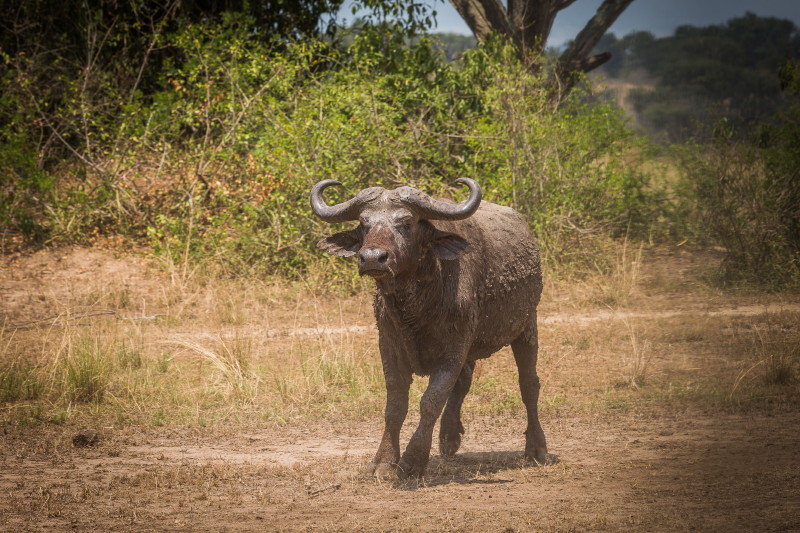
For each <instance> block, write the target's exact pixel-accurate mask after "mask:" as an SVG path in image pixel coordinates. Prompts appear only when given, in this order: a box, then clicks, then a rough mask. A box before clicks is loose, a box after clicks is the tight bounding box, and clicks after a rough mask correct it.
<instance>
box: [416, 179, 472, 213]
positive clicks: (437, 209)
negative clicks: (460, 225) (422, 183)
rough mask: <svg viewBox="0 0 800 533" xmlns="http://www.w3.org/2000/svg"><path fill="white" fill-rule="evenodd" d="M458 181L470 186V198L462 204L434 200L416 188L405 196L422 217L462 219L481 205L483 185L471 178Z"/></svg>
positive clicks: (457, 181)
mask: <svg viewBox="0 0 800 533" xmlns="http://www.w3.org/2000/svg"><path fill="white" fill-rule="evenodd" d="M456 183H463V184H465V185H466V186H467V187H469V198H467V199H466V200H465V201H464V202H462V203H460V204H451V203H449V202H442V201H440V200H434V199H433V198H431V197H430V196H428V195H427V194H425V193H423V192H420V191H418V190H416V189H409V194H408V195H407V196H405V198H404V200H405V202H406V203H408V204H410V205H412V206H414V207H415V208H416V209H417V213H418V214H419V216H420V218H424V219H428V220H462V219H465V218H468V217H469V216H471V215H472V214H473V213H474V212H475V211H477V209H478V206H480V205H481V198H482V193H481V186H480V185H478V184H477V182H475V180H472V179H470V178H458V179H457V180H456Z"/></svg>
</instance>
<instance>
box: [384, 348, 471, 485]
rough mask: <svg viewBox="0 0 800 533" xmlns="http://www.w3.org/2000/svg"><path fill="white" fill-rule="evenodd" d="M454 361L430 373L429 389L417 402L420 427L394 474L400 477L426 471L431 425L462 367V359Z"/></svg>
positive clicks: (419, 474) (431, 437)
mask: <svg viewBox="0 0 800 533" xmlns="http://www.w3.org/2000/svg"><path fill="white" fill-rule="evenodd" d="M457 360H458V363H455V362H454V363H451V364H444V365H442V366H441V367H439V368H438V369H436V370H434V371H433V372H432V373H431V377H430V381H429V382H428V389H427V390H426V391H425V394H423V395H422V399H421V400H420V402H419V426H417V429H416V431H414V434H413V435H412V436H411V440H410V441H409V442H408V446H407V447H406V451H405V452H404V453H403V457H402V458H401V459H400V462H399V463H398V465H397V475H398V476H399V477H401V478H406V477H412V476H413V477H419V476H422V475H423V474H424V473H425V467H426V466H428V459H429V458H430V454H431V441H432V440H433V428H434V426H435V425H436V420H437V419H438V418H439V415H441V414H442V409H443V408H444V405H445V403H446V402H447V397H448V396H449V395H450V392H451V391H452V390H453V386H454V385H455V383H456V381H457V380H458V376H459V375H460V374H461V368H462V367H463V359H460V358H459V359H457ZM451 361H452V359H451Z"/></svg>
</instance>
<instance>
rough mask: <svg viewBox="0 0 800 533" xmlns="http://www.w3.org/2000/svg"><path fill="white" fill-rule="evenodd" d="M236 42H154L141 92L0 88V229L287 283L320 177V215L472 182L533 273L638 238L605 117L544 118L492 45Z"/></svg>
mask: <svg viewBox="0 0 800 533" xmlns="http://www.w3.org/2000/svg"><path fill="white" fill-rule="evenodd" d="M250 28H251V24H250V23H249V22H248V19H247V18H246V17H242V16H241V15H236V16H234V15H227V16H225V17H223V18H222V20H221V21H219V22H213V21H209V22H207V23H204V24H185V25H183V26H182V27H180V28H179V29H178V30H177V31H175V32H174V33H170V34H166V33H165V34H163V35H160V36H158V39H157V41H158V43H159V45H160V46H163V47H165V48H167V49H170V50H171V51H172V53H171V54H170V57H169V58H168V59H165V60H164V61H162V62H160V63H159V65H158V70H157V72H155V73H154V72H150V71H148V75H147V79H148V80H149V81H148V90H147V91H144V90H142V88H141V87H140V86H138V85H137V84H135V83H133V84H127V85H125V84H119V83H116V82H115V81H114V80H115V79H116V78H115V77H114V76H110V72H117V70H113V69H112V70H109V71H105V70H104V67H103V65H97V66H95V67H94V69H92V70H89V69H85V70H83V71H80V72H76V76H75V77H74V79H73V78H69V76H61V77H59V78H58V79H57V80H56V83H57V84H61V89H62V90H61V91H60V93H59V94H60V96H59V98H57V99H53V100H52V102H51V103H49V104H48V105H47V106H46V107H45V108H42V107H41V106H39V104H38V103H37V101H36V100H32V99H31V98H30V96H31V95H29V94H28V95H26V94H25V93H24V92H23V93H20V92H19V91H17V92H14V91H10V92H8V93H5V92H4V94H6V95H11V96H7V97H6V98H5V99H4V100H3V105H5V106H6V107H4V108H3V109H4V113H5V115H6V116H12V115H13V120H11V122H10V124H11V126H9V128H7V130H6V131H5V132H3V134H4V135H5V137H6V138H7V139H12V140H13V139H17V141H15V142H13V143H8V144H5V145H4V147H3V148H2V149H0V165H3V166H4V168H16V169H17V170H15V171H14V172H11V173H9V174H8V176H10V178H9V180H8V181H7V182H6V183H5V184H4V186H3V189H2V194H3V195H4V198H8V199H10V200H11V201H10V202H9V203H8V205H9V207H8V208H5V211H2V212H0V216H1V217H2V223H3V224H4V225H5V227H6V233H8V234H12V235H16V236H18V237H20V238H22V239H24V240H25V241H26V242H28V243H36V242H39V243H42V242H45V243H47V242H80V243H87V244H88V243H92V242H94V241H95V240H96V239H98V238H101V237H102V236H103V235H104V234H123V235H125V236H127V237H129V238H131V239H138V240H140V241H147V242H149V243H151V244H152V246H153V247H154V248H155V250H156V251H157V252H158V253H161V254H163V255H165V256H166V257H168V258H169V259H170V260H171V261H173V262H182V263H184V264H185V263H187V262H189V261H192V262H203V263H207V264H213V265H214V266H215V268H218V269H220V270H221V271H222V273H224V274H227V275H247V274H267V275H270V274H278V275H282V276H290V277H301V276H304V275H306V273H308V272H309V269H311V268H313V265H314V264H316V263H317V262H318V261H320V260H321V259H320V255H319V254H318V253H317V252H316V250H314V247H313V246H314V243H315V241H316V240H317V239H318V237H319V235H320V234H322V233H323V232H327V231H329V230H328V228H326V227H324V225H323V224H322V223H320V222H319V221H317V220H315V219H314V218H313V217H312V216H311V214H310V212H309V209H308V207H307V205H308V200H307V196H308V191H309V190H310V188H311V186H312V185H313V183H315V182H316V181H319V180H321V179H325V178H330V177H333V178H336V179H339V180H340V181H342V182H343V183H344V184H345V189H344V191H341V192H338V193H336V192H333V191H332V195H331V196H332V199H334V200H335V199H337V198H343V197H344V196H346V195H352V194H354V193H355V192H356V191H357V190H359V189H361V188H364V187H368V186H373V185H384V186H387V187H390V186H396V185H398V184H400V183H404V184H406V183H407V184H411V185H414V186H417V187H420V188H422V189H427V190H428V192H430V193H435V194H446V193H447V191H448V187H449V184H450V183H452V182H453V181H454V180H455V179H456V178H457V177H459V176H469V177H473V178H475V179H476V180H477V181H478V182H479V183H481V184H482V185H483V187H484V189H485V197H486V198H487V199H488V200H492V201H496V202H499V203H504V204H509V205H512V206H514V207H516V208H517V209H519V210H520V211H521V212H523V213H525V214H526V215H527V216H528V217H529V219H530V221H531V224H532V226H533V228H534V230H535V231H536V232H537V233H538V235H539V237H540V239H541V241H542V247H543V250H544V251H545V254H544V257H545V260H546V261H547V262H548V263H549V264H550V265H551V266H558V265H574V264H576V263H580V262H594V261H595V260H594V258H593V254H592V250H593V245H592V243H593V242H595V241H596V240H597V238H598V236H600V235H604V234H605V235H607V234H609V233H610V234H612V235H615V234H621V233H626V232H638V233H641V234H644V233H646V232H647V231H648V228H649V226H651V225H652V224H653V220H655V218H656V217H657V215H658V213H656V212H655V211H654V210H653V208H652V206H654V205H656V203H655V202H653V201H652V200H653V198H654V197H655V196H654V195H655V193H654V192H653V191H652V189H651V188H650V187H649V186H648V181H647V178H646V176H644V175H642V174H641V173H638V172H637V171H636V170H635V168H636V166H635V165H634V164H630V160H631V159H632V158H633V159H635V157H636V155H635V154H636V153H637V151H639V150H640V149H639V148H637V147H636V145H635V143H634V142H633V139H632V137H631V134H630V132H629V131H628V130H627V129H626V127H625V124H624V120H623V118H622V116H621V115H620V113H619V112H618V111H617V110H615V109H613V108H612V107H610V106H608V105H604V104H597V103H592V102H591V99H590V98H589V96H588V95H587V94H581V93H579V92H575V94H574V96H573V98H571V100H570V101H569V102H568V103H567V104H566V106H565V108H563V109H560V110H559V109H554V108H552V107H550V106H549V105H548V104H547V99H546V97H545V93H544V91H543V88H542V78H541V76H539V75H537V74H533V73H531V72H529V71H527V70H526V69H524V68H523V67H522V66H521V65H520V64H519V62H518V60H517V59H516V54H515V53H514V51H513V49H512V47H511V46H510V45H508V44H506V43H504V42H502V41H496V42H491V43H488V44H487V45H485V46H482V47H481V48H479V49H476V50H473V51H470V52H468V53H467V54H465V56H464V58H463V61H461V62H458V63H447V62H446V61H445V60H444V58H443V56H442V54H441V52H439V51H437V47H436V46H434V45H433V44H432V43H431V41H430V40H429V39H427V38H422V39H418V40H416V41H415V42H414V44H408V45H407V44H405V43H404V41H403V40H402V39H401V38H400V37H399V36H398V35H397V34H396V33H393V32H392V31H390V28H389V27H387V26H382V25H375V26H371V27H367V28H366V29H365V30H364V31H362V32H361V33H360V34H359V35H358V36H356V38H355V39H354V41H353V42H352V44H351V45H350V46H349V48H347V49H346V50H339V49H337V48H335V47H333V46H332V45H331V44H329V43H326V42H323V41H313V40H307V41H303V42H296V43H287V42H282V43H281V46H280V47H275V46H271V45H270V44H268V43H264V42H263V41H259V40H256V39H254V38H253V35H252V32H251V31H250ZM119 32H121V33H120V35H121V34H122V33H124V29H119ZM111 35H112V36H114V35H116V36H117V37H119V35H118V34H115V33H113V32H112V33H111ZM154 42H155V41H154ZM23 63H24V61H23V60H22V59H19V58H17V59H13V58H11V59H9V61H8V62H7V64H6V66H7V69H6V71H5V74H6V75H5V77H3V82H2V83H3V89H6V88H8V89H11V86H12V85H13V84H14V83H16V81H19V77H20V76H26V77H27V78H26V79H41V77H42V76H43V74H42V73H41V72H38V71H37V69H45V68H46V67H45V66H42V65H38V66H37V65H28V67H26V69H22V66H21V65H22V64H23ZM113 67H114V69H119V68H120V65H119V64H118V63H114V65H113ZM145 67H147V68H155V67H154V66H153V65H151V64H149V63H146V58H144V57H143V58H140V59H139V63H138V64H136V63H135V62H134V64H132V65H130V66H129V68H130V71H131V72H136V71H137V68H139V69H144V68H145ZM109 68H110V67H109ZM15 80H16V81H15ZM48 94H49V93H48ZM12 96H13V98H16V100H14V99H13V98H12ZM45 96H46V95H45ZM26 98H27V99H26ZM37 106H39V107H37ZM14 113H16V114H14ZM44 119H47V120H46V121H45V122H44V123H42V120H44ZM37 121H38V122H37ZM37 128H38V129H37ZM42 130H43V131H46V132H48V134H49V135H50V137H49V139H51V140H50V141H46V142H44V141H42V140H41V139H40V138H39V137H37V135H39V136H40V137H41V135H40V134H41V131H42ZM56 134H57V135H56ZM54 136H55V137H54ZM37 139H39V140H37ZM52 139H55V140H52ZM48 143H49V144H48ZM23 146H33V147H35V149H27V150H25V149H23V148H22V147H23ZM35 154H36V155H35ZM622 156H625V157H622ZM31 191H35V193H36V194H31ZM337 194H339V195H340V196H338V197H337V196H336V195H337ZM7 245H8V242H5V241H4V246H7Z"/></svg>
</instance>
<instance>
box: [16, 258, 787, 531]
mask: <svg viewBox="0 0 800 533" xmlns="http://www.w3.org/2000/svg"><path fill="white" fill-rule="evenodd" d="M123 264H124V265H127V266H123ZM131 264H133V265H135V268H132V267H131ZM53 265H55V266H53ZM59 265H60V266H59ZM116 269H122V271H123V272H124V275H125V279H126V280H127V281H126V283H129V284H134V285H136V284H138V285H142V286H149V285H148V284H152V286H153V287H155V282H153V280H152V277H151V276H150V275H149V274H147V267H146V266H145V263H144V262H143V261H140V260H133V259H124V260H120V259H114V258H112V257H111V256H109V255H108V254H103V253H100V252H86V251H77V252H76V251H74V250H73V251H70V252H65V253H64V254H63V256H59V257H55V258H54V256H53V255H49V256H35V257H28V258H17V259H15V260H14V261H7V262H5V263H4V270H3V272H2V275H0V297H2V299H3V300H2V301H3V302H4V307H5V309H4V311H3V312H4V314H5V316H6V317H7V320H8V317H11V318H13V319H14V320H16V321H17V322H20V321H21V320H23V319H24V320H33V319H35V318H36V317H42V316H44V315H46V312H45V311H46V310H47V309H52V308H53V307H54V305H55V304H54V303H53V302H66V301H72V300H70V299H73V300H74V299H76V298H78V299H80V298H83V300H80V301H83V302H87V301H88V300H86V297H85V295H83V296H80V295H76V294H75V293H76V289H75V287H76V286H81V285H85V284H87V283H88V284H94V285H96V286H97V287H99V288H100V292H102V288H103V287H107V286H112V285H113V284H112V283H111V282H109V281H108V280H111V279H116V278H114V276H115V275H117V274H119V271H118V270H116ZM114 283H116V282H114ZM114 287H117V285H114ZM115 290H117V289H115ZM59 291H60V292H59ZM77 292H79V291H77ZM565 298H566V297H565ZM556 299H557V298H554V299H553V300H551V301H549V302H545V303H544V312H543V314H542V319H541V321H542V326H541V327H542V328H543V329H545V328H548V327H556V326H558V327H562V328H564V327H566V328H578V327H585V325H586V324H590V323H591V324H605V323H608V324H610V325H609V326H608V327H617V326H614V325H613V324H614V323H616V324H619V321H620V320H621V319H627V318H631V317H635V318H637V319H639V320H650V321H652V322H653V323H655V324H658V323H659V321H666V320H668V319H670V318H674V317H680V316H685V315H688V314H690V313H703V314H704V316H706V317H709V316H710V317H713V316H719V315H736V316H740V317H745V319H746V317H748V316H751V315H752V316H755V315H758V314H763V313H767V312H772V311H773V310H774V309H795V310H796V309H797V308H798V303H800V302H798V301H797V300H796V298H795V299H794V300H793V299H792V298H791V297H790V298H788V299H787V298H786V297H782V298H778V297H771V298H769V299H768V301H767V302H766V303H764V302H765V300H764V298H763V296H759V297H758V298H756V297H749V296H746V295H745V296H742V295H737V296H730V297H727V296H725V297H723V296H720V295H719V294H708V293H706V294H703V293H701V294H699V295H696V296H695V297H693V298H692V299H688V300H687V299H680V298H675V296H674V294H672V295H669V294H667V295H663V296H661V297H657V298H651V299H650V300H651V301H649V302H648V305H647V310H646V311H642V310H639V309H637V308H633V309H630V308H629V309H627V310H626V311H624V312H616V311H613V312H612V311H609V310H607V309H605V310H604V309H602V308H598V307H595V308H590V307H586V308H581V309H575V310H572V309H570V304H569V303H565V302H564V301H561V302H558V301H555V300H556ZM89 303H91V302H89ZM65 305H66V304H65ZM130 307H132V308H135V309H136V314H137V315H142V316H145V315H149V314H150V313H157V312H159V311H160V309H158V308H157V307H158V306H157V305H156V304H155V303H148V302H144V303H142V304H141V305H139V304H135V305H131V306H130ZM359 313H360V314H358V317H357V320H356V322H355V323H352V324H353V326H355V327H357V328H362V329H360V330H357V331H359V332H361V333H363V334H364V335H374V331H373V330H372V329H371V325H370V324H369V319H368V311H359ZM714 313H717V315H714ZM276 320H278V321H279V319H276ZM615 320H616V321H617V322H614V321H615ZM295 326H297V327H296V328H295V329H296V330H297V331H294V330H293V331H294V332H295V333H296V334H313V332H312V333H309V332H308V331H305V330H302V329H301V328H303V327H309V326H313V320H312V319H308V320H306V321H300V323H299V325H298V323H297V322H295ZM654 327H656V328H657V327H658V326H657V325H656V326H654ZM274 330H275V331H277V328H274ZM270 331H273V330H270ZM289 333H291V332H289ZM289 333H287V332H286V331H283V334H284V335H287V337H286V338H287V339H288V338H289V337H288V335H289ZM590 333H591V332H590ZM287 342H288V341H287ZM548 342H550V341H548ZM675 342H677V341H675ZM665 346H667V345H665ZM544 348H545V349H547V346H546V345H545V347H544ZM666 349H668V347H667V348H665V350H666ZM547 361H548V360H547V359H545V360H544V363H547ZM559 361H560V360H558V361H552V365H553V366H556V363H558V362H559ZM595 364H596V363H595ZM692 364H694V363H692ZM693 368H694V367H693ZM558 376H559V374H553V375H551V376H550V382H551V386H552V387H554V388H556V387H558V385H559V384H558V383H552V382H553V380H558V379H562V378H559V377H558ZM545 386H546V387H547V381H546V382H545ZM577 386H578V387H580V384H578V385H577ZM676 405H678V406H679V407H678V408H676ZM85 421H86V418H82V419H81V423H85ZM464 424H465V426H466V435H465V437H464V441H463V444H462V447H461V450H460V451H459V453H458V454H457V455H456V456H455V457H453V458H443V457H440V456H439V455H438V452H437V451H436V450H435V449H434V452H433V455H432V458H431V463H430V465H429V467H428V472H427V475H426V477H425V478H424V479H421V480H414V481H406V482H399V481H394V482H388V481H379V480H375V479H372V478H369V477H366V476H364V475H362V474H361V473H360V471H361V469H362V468H363V467H364V466H365V465H366V463H367V462H368V461H369V459H370V457H371V454H372V453H374V450H375V449H376V447H377V444H378V440H379V437H380V434H381V429H382V427H381V420H380V417H373V416H371V415H370V416H365V417H361V418H359V417H346V418H343V419H341V420H337V419H335V418H330V417H329V418H324V419H320V420H319V421H315V420H311V419H309V418H300V419H297V420H290V421H288V422H286V423H285V424H266V423H259V422H258V421H253V423H250V424H234V425H232V426H231V427H224V426H220V425H216V426H212V427H208V428H198V427H189V426H181V425H177V424H172V425H167V426H162V427H151V426H137V425H133V426H126V427H117V426H115V425H106V426H103V427H96V428H95V429H96V430H97V432H98V436H99V439H98V442H97V443H96V444H95V445H93V446H86V447H82V446H74V445H73V437H74V436H75V434H76V433H77V432H78V431H80V430H81V429H82V427H79V426H76V425H74V424H70V423H67V424H61V425H56V424H38V425H32V426H25V427H22V426H20V427H17V426H14V427H11V426H5V427H4V428H3V429H2V430H1V431H0V433H2V440H1V441H0V494H1V495H2V496H0V531H2V532H18V531H220V532H222V531H235V532H239V531H498V532H511V531H800V411H798V409H797V404H796V403H795V402H778V403H776V404H775V405H774V406H770V405H769V404H766V405H765V404H758V405H756V406H744V407H742V408H740V409H739V408H736V406H735V405H734V406H732V405H731V404H725V405H723V406H717V405H713V404H704V403H702V402H700V403H691V402H690V403H682V404H675V403H669V404H666V403H660V402H658V401H648V402H637V403H636V404H635V405H634V406H633V407H630V406H629V407H628V408H624V409H613V408H603V409H583V410H581V409H555V408H552V409H544V411H543V414H542V424H543V426H544V429H545V432H546V434H547V438H548V444H549V448H550V452H551V464H548V465H546V466H537V465H532V464H529V463H526V462H525V461H524V460H523V458H522V447H523V444H524V436H523V435H522V431H523V429H524V417H523V416H521V415H519V414H516V415H513V416H496V415H481V414H474V413H470V412H465V414H464ZM414 427H415V415H414V414H413V413H412V414H411V415H410V416H409V420H408V421H407V422H406V425H405V426H404V432H403V435H402V437H401V439H402V441H403V442H407V439H408V437H409V436H410V433H411V431H412V430H413V428H414ZM437 439H438V437H437V436H436V435H434V442H437V441H438V440H437Z"/></svg>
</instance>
